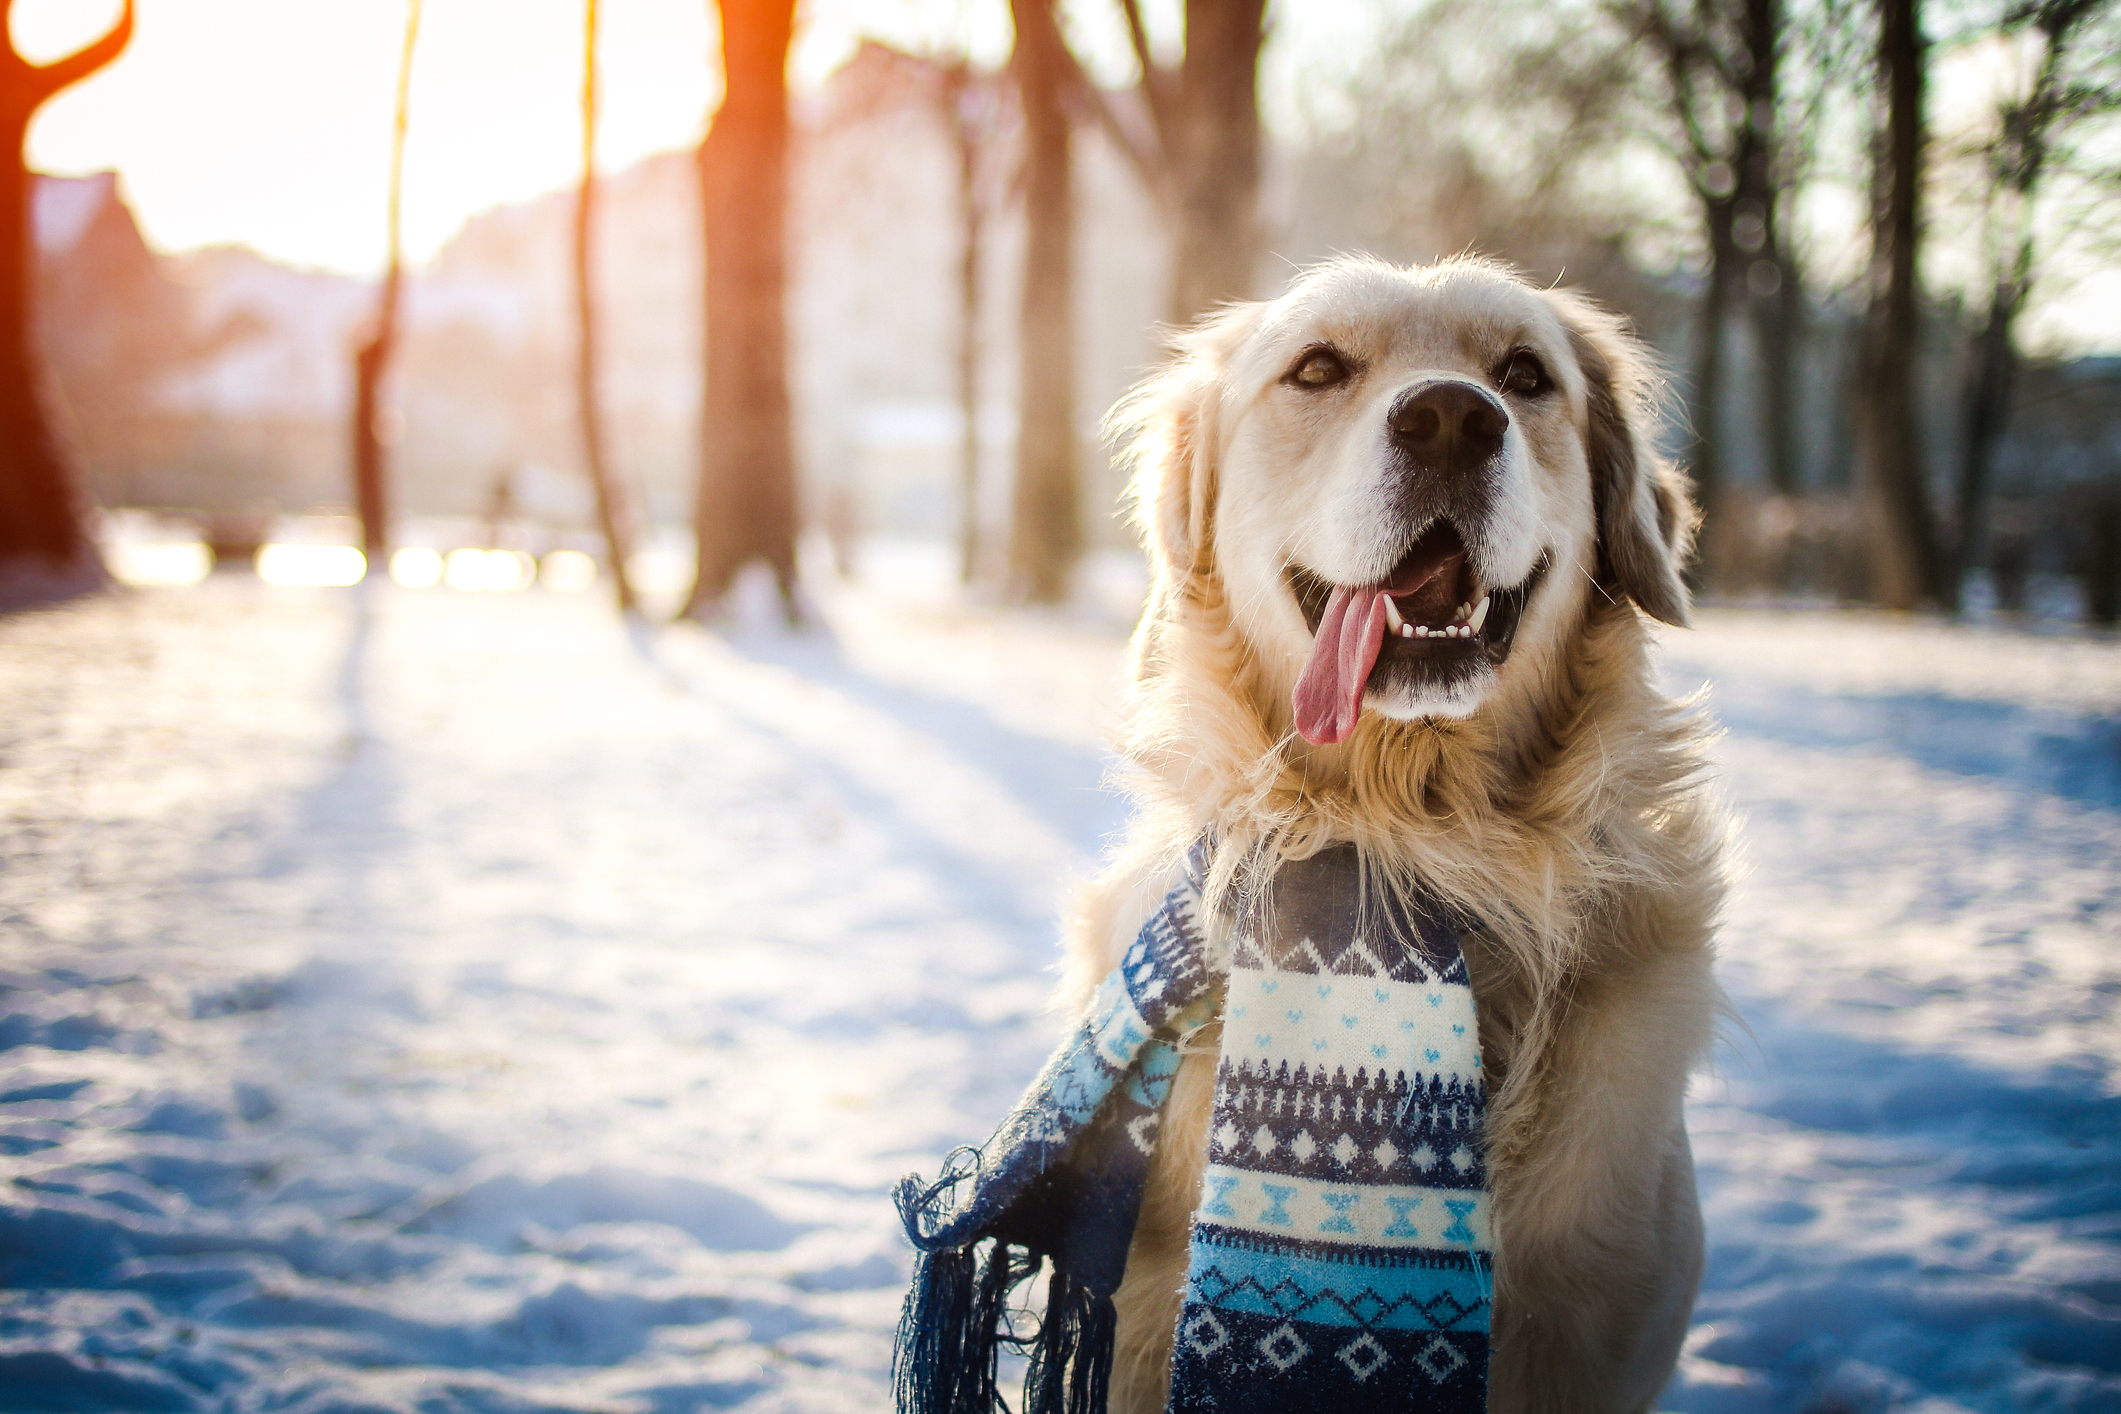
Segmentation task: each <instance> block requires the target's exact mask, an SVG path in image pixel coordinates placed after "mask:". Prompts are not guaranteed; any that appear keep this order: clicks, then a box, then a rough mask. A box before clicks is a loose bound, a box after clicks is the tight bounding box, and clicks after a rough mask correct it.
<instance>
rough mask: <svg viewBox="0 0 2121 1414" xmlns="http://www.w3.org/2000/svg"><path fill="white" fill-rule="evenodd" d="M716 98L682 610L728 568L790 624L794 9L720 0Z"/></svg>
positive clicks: (770, 1)
mask: <svg viewBox="0 0 2121 1414" xmlns="http://www.w3.org/2000/svg"><path fill="white" fill-rule="evenodd" d="M718 9H719V11H720V15H721V27H722V71H723V95H724V96H723V98H722V106H721V110H720V111H719V112H717V113H716V114H715V116H714V125H713V127H711V128H710V129H709V130H708V133H707V140H706V141H705V142H703V143H701V144H700V156H699V163H700V212H701V218H702V221H701V224H702V226H703V227H704V230H705V234H706V245H707V277H706V281H705V293H706V319H707V335H706V358H705V366H706V389H705V392H704V395H703V396H702V398H701V401H700V442H701V455H700V487H699V495H698V499H697V501H696V502H695V505H694V509H693V522H694V531H695V534H696V536H697V539H698V543H699V568H698V571H697V574H696V576H695V578H694V580H693V584H692V593H691V594H690V595H689V596H688V597H687V598H686V601H685V608H684V611H683V612H684V613H685V614H686V615H687V616H691V617H697V618H704V617H707V616H708V615H710V614H712V613H713V612H714V611H715V608H716V606H717V605H718V604H719V603H720V602H721V599H722V596H723V595H724V594H726V593H727V592H728V590H729V586H730V584H731V583H732V582H733V581H734V580H735V578H736V575H737V571H739V570H741V569H742V568H743V567H744V566H745V565H747V564H750V563H751V562H752V561H754V560H763V561H765V563H766V564H767V565H768V566H769V567H770V568H771V569H772V570H773V574H774V578H775V580H776V581H777V582H778V584H779V586H780V591H781V602H782V605H783V607H784V609H785V611H786V613H787V615H788V618H789V620H790V622H794V621H795V620H796V618H797V616H798V613H799V610H798V601H797V597H796V576H795V570H796V566H795V540H796V488H795V443H794V433H793V428H792V426H791V414H790V404H789V395H788V315H787V285H788V256H787V245H786V240H787V234H786V233H787V221H788V216H787V208H788V80H787V69H788V41H789V37H790V34H791V31H792V29H793V25H794V20H795V0H721V4H720V5H719V7H718Z"/></svg>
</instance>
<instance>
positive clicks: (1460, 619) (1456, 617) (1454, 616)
mask: <svg viewBox="0 0 2121 1414" xmlns="http://www.w3.org/2000/svg"><path fill="white" fill-rule="evenodd" d="M1472 612H1473V606H1472V605H1471V604H1460V605H1459V606H1458V607H1457V608H1455V609H1453V610H1452V611H1451V622H1452V623H1454V624H1462V623H1464V622H1465V621H1466V615H1468V614H1470V613H1472Z"/></svg>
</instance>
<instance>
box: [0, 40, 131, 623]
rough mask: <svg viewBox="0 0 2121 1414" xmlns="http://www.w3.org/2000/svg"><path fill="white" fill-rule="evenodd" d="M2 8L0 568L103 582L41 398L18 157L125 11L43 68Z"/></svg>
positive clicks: (59, 582)
mask: <svg viewBox="0 0 2121 1414" xmlns="http://www.w3.org/2000/svg"><path fill="white" fill-rule="evenodd" d="M11 8H12V0H0V145H4V146H5V147H6V155H5V157H4V158H0V564H4V565H6V566H7V567H8V568H9V569H10V570H12V571H15V572H21V573H29V574H33V575H36V576H39V577H40V578H44V579H46V580H48V581H50V582H52V583H53V585H54V587H55V588H57V587H64V588H67V589H72V588H77V587H78V588H89V587H92V586H94V585H96V584H100V583H102V582H103V570H102V566H101V565H100V563H99V562H98V561H97V559H96V555H95V549H94V547H93V546H92V545H91V544H90V541H89V535H88V527H87V525H86V523H85V518H84V515H83V506H82V503H81V499H80V491H79V488H78V487H77V485H76V481H75V477H74V472H73V468H72V466H71V465H70V464H69V461H68V458H67V455H66V452H65V450H64V449H63V448H62V447H61V445H60V442H59V438H58V436H57V435H56V434H55V432H54V430H53V427H52V417H51V403H50V392H49V389H48V388H47V386H46V378H45V369H44V360H43V357H42V354H41V352H40V350H39V348H38V344H37V332H36V311H35V309H34V307H33V306H34V299H35V296H34V294H33V290H34V281H35V279H36V236H35V232H34V230H33V229H32V224H31V222H32V212H31V198H32V195H33V193H34V192H35V190H36V180H35V178H34V176H33V175H32V174H31V173H30V171H29V168H28V165H27V163H26V161H25V158H24V155H23V143H24V141H25V140H26V139H27V137H28V135H29V125H30V122H31V120H32V119H34V118H35V117H36V115H37V110H38V109H40V108H42V107H43V106H44V105H45V104H46V103H48V102H49V101H51V99H52V98H54V97H55V96H57V95H58V94H59V92H60V91H61V90H63V89H66V88H69V87H71V86H72V85H74V84H77V83H79V82H81V81H82V80H83V79H85V78H87V77H89V76H90V75H91V74H94V73H96V72H97V71H98V70H100V69H102V68H104V67H105V66H107V65H108V64H110V63H111V62H112V61H113V60H115V59H116V58H117V57H118V55H119V54H121V53H122V52H124V49H125V46H126V44H127V43H128V42H129V41H130V40H131V38H132V31H133V6H132V0H126V5H125V9H124V12H123V13H122V14H121V15H120V16H119V17H118V22H117V23H116V24H115V25H113V26H112V27H111V29H110V31H109V32H108V33H106V34H105V35H103V37H102V38H100V39H98V40H96V41H94V42H93V43H91V44H89V45H87V46H85V47H83V48H82V49H79V50H77V51H76V52H74V53H72V54H69V55H67V56H66V57H65V58H63V59H58V60H55V61H53V62H52V63H49V64H42V65H39V64H32V63H30V62H29V61H28V60H26V59H24V58H23V57H22V56H21V55H20V54H19V53H17V52H16V50H15V47H14V43H13V40H12V38H11V37H10V36H8V35H7V34H6V33H5V31H6V29H7V20H8V12H9V10H10V9H11Z"/></svg>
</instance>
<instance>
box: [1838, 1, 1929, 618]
mask: <svg viewBox="0 0 2121 1414" xmlns="http://www.w3.org/2000/svg"><path fill="white" fill-rule="evenodd" d="M1918 3H1919V0H1879V5H1878V12H1879V19H1880V26H1879V38H1878V68H1879V78H1880V80H1881V82H1882V84H1883V86H1884V88H1885V91H1886V130H1885V142H1884V145H1883V149H1882V151H1881V154H1880V157H1881V164H1882V167H1883V171H1882V172H1881V174H1880V181H1879V183H1878V186H1879V192H1878V201H1877V210H1876V213H1875V215H1874V218H1873V236H1872V252H1871V302H1870V309H1869V312H1868V314H1867V316H1866V319H1865V325H1864V360H1863V363H1864V376H1863V379H1862V383H1863V394H1864V396H1863V400H1862V402H1861V403H1860V404H1859V405H1858V411H1859V414H1860V416H1859V421H1858V425H1857V439H1858V448H1859V451H1860V455H1861V465H1862V468H1863V472H1864V477H1865V485H1864V501H1865V510H1866V513H1867V514H1868V516H1869V519H1870V526H1871V537H1870V538H1871V548H1872V560H1873V564H1872V592H1873V595H1874V597H1875V598H1876V599H1877V601H1878V602H1879V603H1880V604H1882V605H1884V606H1885V607H1886V608H1889V609H1913V608H1915V607H1917V606H1918V605H1920V604H1923V603H1925V602H1932V603H1933V602H1936V601H1937V600H1938V599H1939V598H1940V597H1942V596H1941V594H1940V585H1939V580H1940V578H1941V576H1940V574H1939V568H1940V567H1939V564H1938V554H1937V534H1936V529H1935V525H1934V522H1933V518H1932V516H1931V513H1930V505H1929V495H1928V487H1927V484H1926V479H1925V476H1924V472H1923V463H1922V427H1921V420H1920V416H1919V409H1918V407H1917V403H1916V379H1915V375H1916V371H1917V368H1918V364H1919V360H1920V348H1919V344H1918V338H1919V333H1920V331H1919V329H1918V327H1917V314H1918V309H1917V296H1918V290H1917V285H1916V278H1917V277H1916V268H1917V267H1916V262H1917V256H1918V253H1919V246H1920V241H1921V229H1922V227H1921V221H1922V152H1923V143H1924V132H1923V113H1922V106H1923V86H1924V84H1923V78H1924V76H1923V68H1924V63H1925V61H1926V57H1927V56H1926V54H1925V52H1924V50H1925V42H1924V40H1923V37H1922V29H1921V21H1920V16H1919V15H1918V13H1917V7H1918Z"/></svg>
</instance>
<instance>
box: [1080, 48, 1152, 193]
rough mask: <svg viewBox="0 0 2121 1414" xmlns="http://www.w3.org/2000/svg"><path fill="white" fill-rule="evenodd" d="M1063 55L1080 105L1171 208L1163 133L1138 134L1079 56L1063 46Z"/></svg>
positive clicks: (1145, 183)
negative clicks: (1087, 70) (1089, 72)
mask: <svg viewBox="0 0 2121 1414" xmlns="http://www.w3.org/2000/svg"><path fill="white" fill-rule="evenodd" d="M1061 55H1062V60H1061V62H1062V63H1063V64H1065V65H1066V66H1067V78H1066V83H1067V87H1068V88H1069V90H1071V91H1072V93H1073V94H1074V96H1075V98H1076V100H1077V101H1078V102H1080V103H1082V104H1083V105H1084V106H1085V107H1087V108H1088V109H1089V110H1090V114H1091V116H1092V117H1094V118H1096V119H1097V125H1098V126H1099V127H1100V128H1102V129H1103V130H1104V132H1105V136H1107V137H1108V138H1110V139H1111V140H1112V143H1113V145H1114V146H1115V147H1117V148H1118V149H1119V150H1120V152H1121V153H1122V154H1123V155H1124V156H1125V157H1126V159H1127V165H1128V166H1130V167H1132V168H1133V169H1134V172H1135V175H1136V176H1138V177H1140V178H1141V181H1142V185H1143V186H1145V187H1147V188H1148V190H1149V195H1150V196H1151V197H1152V198H1153V199H1154V200H1155V201H1156V202H1157V203H1158V204H1159V205H1160V206H1164V207H1166V208H1167V209H1168V207H1169V205H1170V202H1171V200H1172V195H1171V164H1170V162H1169V160H1168V159H1167V157H1166V156H1165V151H1164V146H1163V143H1162V141H1161V138H1162V135H1161V133H1154V134H1151V133H1142V132H1139V131H1137V130H1136V128H1135V126H1134V125H1133V124H1131V123H1129V122H1127V121H1126V119H1125V118H1124V117H1123V116H1121V114H1120V112H1119V110H1118V109H1117V108H1116V107H1115V106H1114V105H1113V102H1112V95H1111V94H1109V93H1107V92H1106V91H1105V90H1104V89H1102V88H1099V87H1098V86H1097V82H1096V80H1094V79H1092V78H1091V77H1090V75H1089V74H1088V73H1086V72H1084V70H1083V66H1082V63H1081V61H1079V60H1078V59H1077V58H1076V57H1075V51H1074V50H1072V49H1070V48H1068V47H1067V45H1065V44H1063V45H1062V46H1061ZM1143 101H1144V102H1147V101H1149V100H1148V94H1147V92H1146V91H1144V93H1143Z"/></svg>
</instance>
